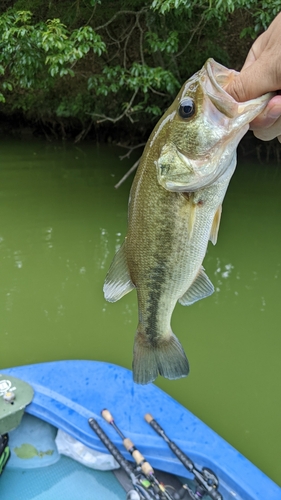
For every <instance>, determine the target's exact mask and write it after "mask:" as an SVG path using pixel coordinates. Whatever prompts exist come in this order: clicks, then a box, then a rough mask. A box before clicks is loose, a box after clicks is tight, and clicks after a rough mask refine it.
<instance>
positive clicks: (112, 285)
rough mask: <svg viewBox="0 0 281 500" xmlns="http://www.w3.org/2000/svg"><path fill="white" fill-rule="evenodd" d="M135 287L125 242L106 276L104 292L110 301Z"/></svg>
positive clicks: (115, 299)
mask: <svg viewBox="0 0 281 500" xmlns="http://www.w3.org/2000/svg"><path fill="white" fill-rule="evenodd" d="M134 288H135V286H134V284H133V283H132V281H131V277H130V273H129V269H128V264H127V259H126V249H125V242H124V243H123V244H122V246H121V247H120V249H119V250H118V252H117V253H116V254H115V256H114V258H113V261H112V263H111V266H110V268H109V271H108V273H107V275H106V278H105V282H104V285H103V293H104V297H105V299H106V300H108V302H116V301H117V300H119V299H121V297H123V296H124V295H126V293H129V292H130V291H131V290H133V289H134Z"/></svg>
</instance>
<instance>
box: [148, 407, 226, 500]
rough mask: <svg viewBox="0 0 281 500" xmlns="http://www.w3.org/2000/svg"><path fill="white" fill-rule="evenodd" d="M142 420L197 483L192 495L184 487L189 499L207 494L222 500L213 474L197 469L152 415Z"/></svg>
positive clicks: (209, 470) (195, 499) (199, 497)
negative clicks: (164, 443) (164, 442)
mask: <svg viewBox="0 0 281 500" xmlns="http://www.w3.org/2000/svg"><path fill="white" fill-rule="evenodd" d="M144 418H145V420H146V422H148V423H149V424H150V425H151V427H152V428H153V429H154V430H155V432H157V434H159V435H160V436H161V437H162V438H163V439H164V441H166V443H167V444H168V446H169V448H170V449H171V450H172V451H173V453H174V454H175V455H176V457H177V458H178V459H179V460H180V461H181V463H182V464H183V465H184V466H185V468H186V469H187V470H188V471H189V472H191V473H192V474H193V475H194V477H195V480H196V482H197V483H198V488H197V491H196V492H195V493H194V492H193V491H192V490H191V489H190V488H189V487H188V486H187V485H186V487H187V489H188V493H189V495H190V496H191V498H192V499H194V500H197V499H202V498H203V497H204V496H205V495H206V494H208V495H209V496H210V497H211V498H212V499H213V500H223V497H222V495H221V494H220V493H219V492H218V491H217V489H218V486H219V480H218V478H217V476H216V475H215V474H214V472H213V471H212V470H211V469H208V468H207V467H203V469H202V471H200V470H199V469H197V468H196V467H195V465H194V463H193V462H192V460H190V458H188V456H187V455H186V454H185V453H184V452H183V451H182V450H181V449H180V448H179V447H178V446H177V445H176V443H174V442H173V441H171V440H170V439H169V438H168V436H167V435H166V433H165V431H164V429H162V427H161V426H160V425H159V424H158V422H157V421H156V420H155V419H154V418H153V417H152V415H150V414H149V413H147V414H146V415H145V416H144Z"/></svg>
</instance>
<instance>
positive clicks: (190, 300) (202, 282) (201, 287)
mask: <svg viewBox="0 0 281 500" xmlns="http://www.w3.org/2000/svg"><path fill="white" fill-rule="evenodd" d="M213 292H214V285H213V284H212V283H211V281H210V280H209V278H208V276H207V274H206V273H205V272H204V270H203V267H201V269H200V271H199V273H198V275H197V276H196V278H195V280H194V281H193V283H192V285H191V286H190V287H189V288H188V290H187V291H186V292H185V294H184V295H183V296H182V297H181V298H180V299H179V303H180V304H182V305H183V306H190V305H191V304H194V302H197V300H201V299H205V297H208V296H209V295H212V293H213Z"/></svg>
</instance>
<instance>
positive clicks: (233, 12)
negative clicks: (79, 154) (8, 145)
mask: <svg viewBox="0 0 281 500" xmlns="http://www.w3.org/2000/svg"><path fill="white" fill-rule="evenodd" d="M280 10H281V0H262V1H261V0H196V1H195V0H153V1H152V2H151V1H149V0H147V1H143V0H116V1H115V2H112V1H109V0H61V1H60V2H56V1H54V0H17V1H16V2H15V1H14V0H5V1H4V2H3V5H2V6H0V103H1V104H0V111H1V112H2V113H6V114H12V113H15V112H17V113H19V112H20V113H21V114H22V115H23V116H25V117H28V118H29V119H32V120H40V121H41V122H44V123H46V122H49V123H52V124H54V123H60V124H61V129H62V130H64V126H65V124H67V123H70V120H77V121H78V123H80V128H81V129H82V130H89V125H90V124H91V123H93V122H96V123H101V122H106V121H110V122H113V123H116V122H118V121H120V122H121V121H122V123H125V121H126V120H127V119H129V122H130V123H132V122H135V121H137V120H139V121H141V122H142V126H143V127H144V129H146V128H151V121H152V120H154V119H156V117H157V116H158V115H159V114H161V113H162V112H163V110H164V109H165V108H166V107H167V106H168V105H169V103H170V102H171V100H172V99H173V98H174V97H175V95H176V93H177V91H178V89H179V87H180V86H181V85H182V83H183V82H184V81H185V80H186V79H187V78H188V77H189V76H190V75H191V74H193V73H194V72H195V71H197V70H198V68H200V67H201V66H202V64H203V63H204V62H205V60H206V59H207V58H208V57H213V58H215V59H216V60H218V61H219V62H221V63H222V64H225V65H229V66H232V67H235V68H236V69H239V67H240V66H241V65H242V64H243V60H244V58H245V56H246V54H247V51H248V50H249V47H250V45H251V43H252V42H251V38H252V37H255V36H257V34H258V33H259V32H261V31H262V30H264V29H266V27H267V26H268V24H269V23H270V22H271V20H272V19H273V17H274V16H275V15H276V14H277V13H278V12H279V11H280ZM241 37H242V38H241ZM78 127H79V126H78Z"/></svg>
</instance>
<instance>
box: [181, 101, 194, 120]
mask: <svg viewBox="0 0 281 500" xmlns="http://www.w3.org/2000/svg"><path fill="white" fill-rule="evenodd" d="M194 113H195V104H194V101H193V99H190V97H186V98H185V99H183V100H182V101H181V102H180V105H179V115H180V116H181V117H182V118H191V117H192V116H193V115H194Z"/></svg>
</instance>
